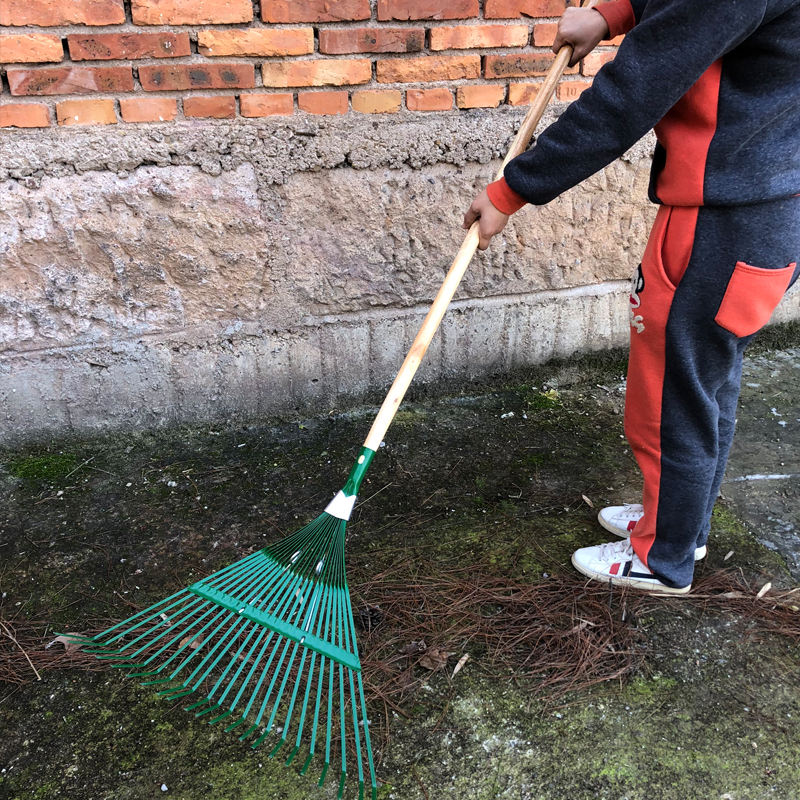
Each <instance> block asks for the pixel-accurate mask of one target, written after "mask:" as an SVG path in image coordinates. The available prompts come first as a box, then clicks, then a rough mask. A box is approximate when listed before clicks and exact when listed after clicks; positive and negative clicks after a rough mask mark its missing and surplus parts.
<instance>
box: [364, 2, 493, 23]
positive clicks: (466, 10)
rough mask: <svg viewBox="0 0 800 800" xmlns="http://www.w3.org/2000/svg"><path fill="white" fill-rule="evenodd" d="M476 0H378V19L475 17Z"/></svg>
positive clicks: (477, 5) (478, 6) (477, 10)
mask: <svg viewBox="0 0 800 800" xmlns="http://www.w3.org/2000/svg"><path fill="white" fill-rule="evenodd" d="M479 11H480V5H479V3H478V0H378V19H379V20H390V19H402V20H406V19H468V18H470V17H477V16H478V13H479Z"/></svg>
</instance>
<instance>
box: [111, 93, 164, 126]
mask: <svg viewBox="0 0 800 800" xmlns="http://www.w3.org/2000/svg"><path fill="white" fill-rule="evenodd" d="M119 110H120V112H121V113H122V119H123V120H125V122H170V121H171V120H173V119H175V117H176V116H177V115H178V101H177V100H173V99H172V98H171V97H125V98H123V99H122V100H120V101H119Z"/></svg>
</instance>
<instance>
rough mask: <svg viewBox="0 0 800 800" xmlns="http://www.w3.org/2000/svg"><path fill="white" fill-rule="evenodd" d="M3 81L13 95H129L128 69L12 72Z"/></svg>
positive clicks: (21, 70)
mask: <svg viewBox="0 0 800 800" xmlns="http://www.w3.org/2000/svg"><path fill="white" fill-rule="evenodd" d="M7 77H8V83H9V86H10V87H11V94H13V95H43V94H86V93H89V92H132V91H133V72H132V71H131V68H130V67H59V68H50V69H15V70H9V71H8V73H7Z"/></svg>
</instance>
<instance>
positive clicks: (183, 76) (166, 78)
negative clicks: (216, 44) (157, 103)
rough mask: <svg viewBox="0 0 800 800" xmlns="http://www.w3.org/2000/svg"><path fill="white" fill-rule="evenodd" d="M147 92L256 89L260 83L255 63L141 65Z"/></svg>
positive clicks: (140, 78)
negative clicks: (258, 82) (257, 83)
mask: <svg viewBox="0 0 800 800" xmlns="http://www.w3.org/2000/svg"><path fill="white" fill-rule="evenodd" d="M139 81H140V82H141V84H142V88H143V89H144V90H145V91H146V92H163V91H183V90H185V89H252V88H253V87H254V86H255V85H256V74H255V68H254V67H253V65H252V64H169V65H166V64H165V65H164V66H161V65H160V64H158V65H156V66H142V67H139Z"/></svg>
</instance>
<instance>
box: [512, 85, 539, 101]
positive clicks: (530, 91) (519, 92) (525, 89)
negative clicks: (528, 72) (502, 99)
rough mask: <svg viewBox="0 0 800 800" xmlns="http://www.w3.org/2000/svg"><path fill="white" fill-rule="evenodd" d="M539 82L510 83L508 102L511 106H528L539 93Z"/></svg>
mask: <svg viewBox="0 0 800 800" xmlns="http://www.w3.org/2000/svg"><path fill="white" fill-rule="evenodd" d="M541 88H542V84H541V83H510V84H509V85H508V103H509V105H512V106H529V105H530V104H531V103H532V102H533V101H534V100H535V99H536V95H538V94H539V90H540V89H541Z"/></svg>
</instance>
